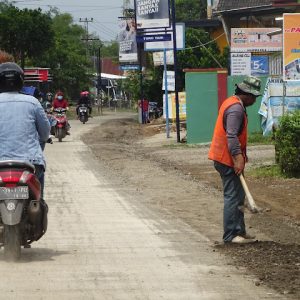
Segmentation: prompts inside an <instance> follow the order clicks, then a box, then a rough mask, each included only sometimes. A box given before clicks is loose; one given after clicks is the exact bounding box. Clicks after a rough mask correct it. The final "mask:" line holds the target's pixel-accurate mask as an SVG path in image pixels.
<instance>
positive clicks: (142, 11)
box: [135, 0, 170, 29]
mask: <svg viewBox="0 0 300 300" xmlns="http://www.w3.org/2000/svg"><path fill="white" fill-rule="evenodd" d="M135 11H136V24H137V29H146V28H164V27H169V26H170V10H169V0H135Z"/></svg>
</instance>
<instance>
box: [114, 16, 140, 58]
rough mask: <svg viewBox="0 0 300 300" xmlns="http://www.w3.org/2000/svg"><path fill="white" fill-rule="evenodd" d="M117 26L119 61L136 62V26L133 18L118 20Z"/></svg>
mask: <svg viewBox="0 0 300 300" xmlns="http://www.w3.org/2000/svg"><path fill="white" fill-rule="evenodd" d="M119 26H120V31H119V34H118V42H119V61H120V62H137V61H138V54H137V43H136V26H135V20H134V18H129V19H123V20H120V23H119Z"/></svg>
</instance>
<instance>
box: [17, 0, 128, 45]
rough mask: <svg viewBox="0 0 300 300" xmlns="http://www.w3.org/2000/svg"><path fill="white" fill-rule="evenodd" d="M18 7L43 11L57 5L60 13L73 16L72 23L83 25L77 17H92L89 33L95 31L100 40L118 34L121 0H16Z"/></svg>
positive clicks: (113, 37) (114, 36)
mask: <svg viewBox="0 0 300 300" xmlns="http://www.w3.org/2000/svg"><path fill="white" fill-rule="evenodd" d="M14 2H15V5H16V6H18V7H19V8H21V9H22V8H25V7H27V8H30V9H35V8H38V7H40V8H41V9H43V10H44V11H47V10H49V7H50V6H54V7H57V8H58V9H59V11H60V12H61V13H63V12H68V13H70V14H71V15H72V16H73V19H74V23H77V24H80V25H82V26H84V23H82V22H81V23H80V22H79V19H80V18H81V19H85V18H87V19H88V20H90V19H91V18H93V22H89V23H88V24H89V33H92V32H94V33H96V34H97V35H98V36H99V37H100V39H101V40H103V41H110V40H112V39H115V38H116V36H117V34H118V17H119V16H121V14H122V6H123V0H84V1H82V0H16V1H14Z"/></svg>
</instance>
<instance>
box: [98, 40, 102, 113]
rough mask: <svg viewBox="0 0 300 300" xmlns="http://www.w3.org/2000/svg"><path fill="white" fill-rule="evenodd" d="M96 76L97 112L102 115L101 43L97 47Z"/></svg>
mask: <svg viewBox="0 0 300 300" xmlns="http://www.w3.org/2000/svg"><path fill="white" fill-rule="evenodd" d="M97 70H98V76H97V96H98V113H99V112H100V114H101V115H102V93H101V86H102V78H101V72H102V60H101V45H100V46H99V49H98V68H97ZM99 101H100V102H99Z"/></svg>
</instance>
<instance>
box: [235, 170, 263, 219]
mask: <svg viewBox="0 0 300 300" xmlns="http://www.w3.org/2000/svg"><path fill="white" fill-rule="evenodd" d="M240 180H241V184H242V186H243V188H244V191H245V194H246V197H247V200H248V204H249V208H250V211H251V212H252V213H258V212H261V211H262V209H261V208H259V207H258V206H257V205H256V203H255V201H254V199H253V197H252V195H251V193H250V191H249V189H248V186H247V183H246V181H245V178H244V176H243V174H240Z"/></svg>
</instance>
